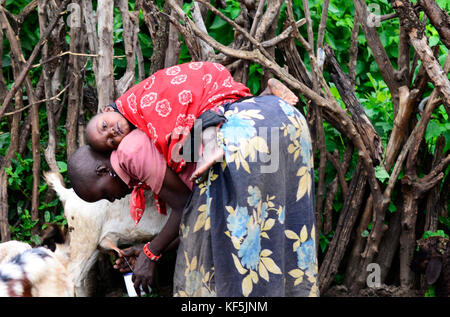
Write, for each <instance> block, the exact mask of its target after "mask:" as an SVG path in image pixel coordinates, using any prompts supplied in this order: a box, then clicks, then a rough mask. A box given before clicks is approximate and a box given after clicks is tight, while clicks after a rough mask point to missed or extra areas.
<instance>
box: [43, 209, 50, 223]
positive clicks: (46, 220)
mask: <svg viewBox="0 0 450 317" xmlns="http://www.w3.org/2000/svg"><path fill="white" fill-rule="evenodd" d="M51 218H52V216H51V214H50V212H49V211H48V210H46V211H45V212H44V220H45V222H50V220H51Z"/></svg>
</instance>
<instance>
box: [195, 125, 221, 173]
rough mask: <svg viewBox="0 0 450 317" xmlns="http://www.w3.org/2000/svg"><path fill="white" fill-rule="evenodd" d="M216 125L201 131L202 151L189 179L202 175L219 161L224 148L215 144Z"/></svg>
mask: <svg viewBox="0 0 450 317" xmlns="http://www.w3.org/2000/svg"><path fill="white" fill-rule="evenodd" d="M216 129H217V127H209V128H206V129H205V130H204V131H203V133H202V145H203V152H202V153H201V155H200V159H199V160H198V162H197V168H196V169H195V171H194V173H192V176H191V178H190V180H191V181H194V180H196V179H197V178H199V177H200V176H203V175H204V174H205V173H206V172H207V171H208V169H209V168H210V167H211V166H212V165H214V163H216V162H221V161H222V158H223V155H224V154H225V152H224V150H223V149H222V148H221V147H219V146H218V145H217V131H216Z"/></svg>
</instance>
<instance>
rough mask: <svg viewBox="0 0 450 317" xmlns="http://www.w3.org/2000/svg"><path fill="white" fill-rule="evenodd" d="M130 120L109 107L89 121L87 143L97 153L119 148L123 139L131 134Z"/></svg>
mask: <svg viewBox="0 0 450 317" xmlns="http://www.w3.org/2000/svg"><path fill="white" fill-rule="evenodd" d="M130 130H131V127H130V123H129V122H128V120H127V119H126V118H125V117H124V116H123V115H122V114H120V113H119V112H116V111H114V109H113V108H111V107H109V106H107V107H105V108H104V109H103V112H100V113H98V114H96V115H95V116H94V117H92V119H91V120H89V123H88V125H87V127H86V139H87V142H88V143H89V144H90V145H91V146H92V148H93V149H94V150H96V151H100V152H111V151H113V150H115V149H117V147H118V146H119V144H120V142H121V141H122V139H123V138H124V137H125V136H126V135H127V134H128V133H130Z"/></svg>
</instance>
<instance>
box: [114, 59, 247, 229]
mask: <svg viewBox="0 0 450 317" xmlns="http://www.w3.org/2000/svg"><path fill="white" fill-rule="evenodd" d="M246 96H251V93H250V90H249V89H248V88H247V87H246V86H245V85H243V84H241V83H238V82H235V81H234V80H233V77H232V76H231V74H230V72H229V71H228V70H227V69H226V68H225V67H224V66H223V65H221V64H216V63H210V62H191V63H186V64H181V65H176V66H172V67H169V68H166V69H162V70H160V71H157V72H156V73H154V74H153V75H152V76H150V77H149V78H147V79H146V80H144V81H142V82H141V83H139V84H137V85H135V86H133V87H131V88H130V89H129V90H128V91H127V92H125V94H123V95H122V96H121V97H119V98H118V99H117V100H116V102H115V103H116V106H117V109H118V110H119V111H120V112H121V113H122V114H123V116H124V117H125V118H127V119H128V121H130V122H131V123H132V124H133V125H135V126H136V127H137V128H138V129H140V130H142V131H144V132H145V133H146V134H147V135H148V137H149V138H150V139H151V140H152V141H153V143H154V144H155V146H156V148H157V149H158V151H159V152H160V153H161V154H162V155H163V156H164V158H165V159H166V161H167V164H168V166H169V167H170V168H171V169H172V170H174V171H175V172H177V173H178V172H180V171H181V170H182V169H183V167H184V166H185V165H186V162H185V161H184V159H183V158H182V157H180V155H179V150H180V149H181V147H182V145H183V144H184V142H185V140H186V136H187V135H188V133H189V131H190V130H191V128H192V127H193V126H194V122H195V120H196V119H197V118H198V117H199V116H200V115H201V114H202V113H203V112H205V111H206V110H209V109H212V108H214V107H216V106H219V105H222V104H224V103H227V102H234V101H236V100H238V99H240V98H242V97H246ZM142 191H143V189H142V188H140V187H135V188H134V190H133V193H132V198H131V199H132V204H131V210H130V212H131V215H132V217H133V219H134V220H135V223H136V225H137V223H138V222H139V220H140V218H141V217H142V212H140V210H142V211H143V210H144V207H145V206H144V199H143V192H142ZM157 204H158V207H160V208H158V210H159V211H161V212H162V213H165V207H164V204H163V203H162V202H161V204H159V202H158V200H157ZM138 211H139V212H138Z"/></svg>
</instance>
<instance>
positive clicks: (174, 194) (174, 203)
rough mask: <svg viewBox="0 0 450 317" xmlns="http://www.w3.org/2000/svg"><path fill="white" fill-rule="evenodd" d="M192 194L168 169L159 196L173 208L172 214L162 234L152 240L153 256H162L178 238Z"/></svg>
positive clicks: (151, 249)
mask: <svg viewBox="0 0 450 317" xmlns="http://www.w3.org/2000/svg"><path fill="white" fill-rule="evenodd" d="M190 194H191V191H190V189H189V188H188V187H187V186H186V185H185V184H184V183H183V181H182V180H181V179H180V178H179V177H178V175H177V174H176V173H175V172H174V171H172V170H171V169H170V168H167V169H166V174H165V176H164V181H163V185H162V187H161V190H160V192H159V194H158V195H159V197H160V198H161V200H163V201H164V202H166V204H168V205H169V206H170V207H172V212H171V213H170V216H169V219H168V220H167V223H166V224H165V226H164V227H163V229H162V230H161V232H160V233H159V234H158V235H157V236H156V237H155V238H154V239H153V240H152V243H151V245H150V248H149V249H150V251H151V252H152V253H153V254H155V255H158V254H160V253H161V251H163V250H164V249H165V248H166V247H167V245H168V244H169V243H170V242H172V241H173V240H174V239H175V238H176V237H177V236H178V232H179V228H180V221H181V215H182V213H183V208H184V206H185V205H186V202H187V200H188V198H189V195H190Z"/></svg>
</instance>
